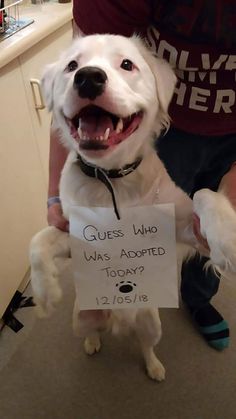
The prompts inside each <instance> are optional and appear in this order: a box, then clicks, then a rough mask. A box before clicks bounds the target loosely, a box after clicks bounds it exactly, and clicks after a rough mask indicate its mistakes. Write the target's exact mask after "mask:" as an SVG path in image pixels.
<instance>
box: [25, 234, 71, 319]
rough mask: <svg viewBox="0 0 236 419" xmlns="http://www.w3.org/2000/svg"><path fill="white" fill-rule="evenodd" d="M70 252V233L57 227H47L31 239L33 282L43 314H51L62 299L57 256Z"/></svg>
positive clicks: (64, 255)
mask: <svg viewBox="0 0 236 419" xmlns="http://www.w3.org/2000/svg"><path fill="white" fill-rule="evenodd" d="M69 254H70V247H69V234H68V233H65V232H63V231H61V230H58V229H57V228H56V227H46V228H45V229H44V230H42V231H40V232H39V233H37V234H36V235H35V236H34V237H33V239H32V240H31V243H30V264H31V283H32V288H33V293H34V299H35V302H36V304H37V310H38V313H39V315H41V316H44V315H47V314H50V313H51V312H52V310H53V308H54V306H55V304H56V303H57V302H59V301H60V299H61V296H62V292H61V289H60V287H59V284H58V271H57V267H56V264H55V258H56V257H63V258H68V257H69Z"/></svg>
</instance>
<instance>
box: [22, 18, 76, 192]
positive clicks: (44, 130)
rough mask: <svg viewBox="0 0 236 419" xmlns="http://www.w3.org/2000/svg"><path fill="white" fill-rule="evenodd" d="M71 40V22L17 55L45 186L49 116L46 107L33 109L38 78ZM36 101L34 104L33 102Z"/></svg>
mask: <svg viewBox="0 0 236 419" xmlns="http://www.w3.org/2000/svg"><path fill="white" fill-rule="evenodd" d="M71 40H72V25H71V21H70V22H68V23H67V24H65V25H64V26H62V27H61V28H60V29H58V30H57V31H55V32H53V33H52V34H51V35H50V36H48V37H46V38H45V39H43V40H42V41H41V42H39V43H38V44H36V45H35V46H34V47H32V48H30V49H29V50H28V51H26V52H25V53H24V54H22V55H21V56H20V57H19V61H20V65H21V71H22V76H23V80H24V83H25V90H26V96H27V100H28V106H29V110H30V118H31V121H32V124H33V130H34V135H35V138H36V141H37V147H38V150H39V155H40V159H41V164H42V167H43V173H44V178H45V182H46V185H47V183H48V153H49V132H50V124H51V116H50V114H49V113H48V111H47V109H45V108H44V109H36V106H35V105H40V104H42V103H41V97H40V94H39V86H38V84H37V81H39V80H40V78H41V75H42V71H43V69H44V67H45V66H46V65H47V64H50V63H52V62H54V61H56V60H57V59H58V58H59V56H60V54H61V52H62V51H63V50H65V48H66V47H67V46H68V45H69V44H70V43H71ZM33 89H34V90H33ZM35 101H36V102H37V103H35Z"/></svg>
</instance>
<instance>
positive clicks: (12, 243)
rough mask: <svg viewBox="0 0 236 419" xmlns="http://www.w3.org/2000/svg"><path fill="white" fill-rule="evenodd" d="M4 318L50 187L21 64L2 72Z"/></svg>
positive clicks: (0, 305)
mask: <svg viewBox="0 0 236 419" xmlns="http://www.w3.org/2000/svg"><path fill="white" fill-rule="evenodd" d="M0 91H1V98H2V106H1V117H0V120H1V134H0V137H1V140H0V197H1V204H0V205H1V217H0V231H1V234H0V249H1V251H0V254H1V264H0V317H1V315H2V314H3V312H4V311H5V309H6V307H7V305H8V303H9V302H10V300H11V298H12V296H13V295H14V293H15V291H16V289H17V288H18V286H19V284H20V283H21V281H22V279H23V278H24V276H25V274H26V272H27V269H28V265H29V263H28V246H29V241H30V238H31V237H32V234H34V233H36V232H37V230H39V229H40V228H42V227H43V226H44V225H45V215H46V212H45V201H44V198H45V193H46V185H45V183H44V181H43V177H42V167H41V164H40V161H39V158H38V151H37V146H36V142H35V138H34V132H33V126H32V122H31V119H30V118H29V110H28V105H27V101H26V96H25V86H24V83H23V80H22V76H21V70H20V67H19V65H18V61H17V60H14V61H12V62H11V63H10V64H8V65H7V66H5V67H3V69H1V70H0Z"/></svg>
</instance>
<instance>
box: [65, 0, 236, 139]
mask: <svg viewBox="0 0 236 419" xmlns="http://www.w3.org/2000/svg"><path fill="white" fill-rule="evenodd" d="M73 12H74V19H75V22H76V24H77V25H78V26H79V28H80V29H81V30H82V32H83V33H85V34H92V33H113V34H120V35H125V36H131V35H132V34H133V33H134V32H135V33H139V34H141V35H142V36H143V37H145V38H146V41H147V43H148V45H149V46H150V48H151V49H152V50H153V51H155V52H156V53H157V55H158V56H159V57H162V58H165V59H166V60H167V61H169V62H170V63H171V65H172V66H173V67H174V68H175V70H176V74H177V77H178V84H177V86H176V89H175V93H174V96H173V99H172V103H171V106H170V115H171V118H172V123H173V125H174V126H176V127H177V128H179V129H182V130H184V131H187V132H191V133H195V134H201V135H224V134H230V133H235V134H236V92H235V90H236V89H235V87H236V0H227V2H226V1H224V0H217V1H215V0H208V1H205V0H188V1H187V0H156V1H155V0H149V1H148V0H74V9H73Z"/></svg>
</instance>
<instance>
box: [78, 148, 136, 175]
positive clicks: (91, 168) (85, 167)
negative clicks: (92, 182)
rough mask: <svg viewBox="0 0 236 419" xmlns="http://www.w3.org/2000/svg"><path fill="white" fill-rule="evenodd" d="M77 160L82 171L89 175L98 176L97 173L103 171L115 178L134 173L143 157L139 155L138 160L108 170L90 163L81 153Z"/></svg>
mask: <svg viewBox="0 0 236 419" xmlns="http://www.w3.org/2000/svg"><path fill="white" fill-rule="evenodd" d="M77 161H78V164H79V166H80V168H81V170H82V172H83V173H84V174H85V175H87V176H89V177H95V178H97V177H98V176H97V173H98V172H99V171H101V172H102V173H103V174H104V175H106V176H107V177H108V178H110V179H114V178H119V177H124V176H127V175H129V174H130V173H132V172H133V171H134V170H135V169H137V167H138V166H139V165H140V163H141V161H142V157H139V158H138V159H137V160H135V161H134V162H133V163H131V164H126V165H125V166H124V167H122V168H121V169H111V170H106V169H103V168H102V167H99V166H95V165H93V164H92V163H88V162H87V161H86V160H84V159H83V158H82V157H81V156H80V155H79V154H78V156H77Z"/></svg>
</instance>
